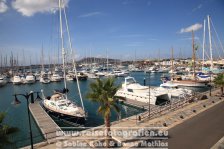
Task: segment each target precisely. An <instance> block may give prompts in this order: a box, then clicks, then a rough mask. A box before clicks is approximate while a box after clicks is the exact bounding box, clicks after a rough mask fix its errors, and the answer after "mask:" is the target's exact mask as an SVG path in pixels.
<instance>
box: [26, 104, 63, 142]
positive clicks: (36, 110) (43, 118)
mask: <svg viewBox="0 0 224 149" xmlns="http://www.w3.org/2000/svg"><path fill="white" fill-rule="evenodd" d="M29 110H30V112H31V113H32V115H33V118H34V120H35V121H36V123H37V125H38V127H39V128H40V130H41V132H42V134H43V136H44V138H45V139H46V140H47V142H48V143H52V142H54V141H55V138H56V137H57V134H56V132H57V131H61V128H60V127H59V126H58V125H57V124H56V123H55V122H54V121H53V119H52V118H51V117H50V116H49V115H48V114H47V113H46V111H45V110H44V109H43V108H42V107H41V105H40V103H39V101H35V102H34V103H31V104H30V105H29Z"/></svg>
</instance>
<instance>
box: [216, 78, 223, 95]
mask: <svg viewBox="0 0 224 149" xmlns="http://www.w3.org/2000/svg"><path fill="white" fill-rule="evenodd" d="M214 83H215V85H217V86H219V87H221V95H223V87H224V74H219V75H218V76H217V77H216V78H215V79H214Z"/></svg>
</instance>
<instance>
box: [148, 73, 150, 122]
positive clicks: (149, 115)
mask: <svg viewBox="0 0 224 149" xmlns="http://www.w3.org/2000/svg"><path fill="white" fill-rule="evenodd" d="M148 116H149V119H150V73H149V113H148Z"/></svg>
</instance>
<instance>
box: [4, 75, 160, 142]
mask: <svg viewBox="0 0 224 149" xmlns="http://www.w3.org/2000/svg"><path fill="white" fill-rule="evenodd" d="M146 75H147V76H146ZM130 76H133V77H135V79H136V81H138V82H139V83H140V84H143V78H144V77H145V78H148V76H149V74H144V73H143V72H135V73H131V74H130ZM160 76H161V74H159V73H157V74H150V85H152V86H159V85H160V84H161V81H160ZM91 81H94V80H91V79H89V80H88V81H80V88H81V92H82V96H83V102H84V106H85V109H86V111H87V112H88V119H87V122H86V124H85V126H89V127H90V126H98V125H101V124H103V118H102V117H101V116H100V115H99V114H97V112H96V111H97V108H98V105H97V104H96V103H93V102H91V101H89V100H88V99H86V97H85V95H86V93H87V92H88V90H89V83H90V82H91ZM123 81H124V78H117V79H116V83H118V84H120V83H121V82H123ZM148 82H149V81H147V79H146V84H148ZM67 86H68V89H69V90H70V92H69V94H68V97H69V98H70V99H71V100H74V101H75V102H76V103H77V104H79V105H81V102H80V99H79V96H78V90H77V85H76V82H73V81H68V82H67ZM62 88H63V82H57V83H50V84H41V83H39V82H36V83H35V84H31V85H13V84H7V85H6V86H4V87H2V88H0V112H2V111H5V112H7V117H6V119H5V123H7V124H9V125H11V126H16V127H18V128H19V131H18V132H17V133H16V134H14V135H13V136H12V137H11V139H12V140H15V141H16V142H17V143H16V145H17V146H24V145H27V144H29V143H30V140H29V125H28V116H27V108H26V100H25V99H24V97H20V96H19V100H20V101H21V102H22V103H21V104H20V105H19V106H16V107H15V106H13V105H11V102H12V101H13V99H14V97H13V96H12V95H13V94H14V93H23V94H24V93H26V92H30V91H31V90H32V91H40V90H41V89H43V90H44V93H45V95H51V94H52V91H53V90H54V89H62ZM120 108H121V117H122V118H125V117H129V116H132V115H135V114H137V113H140V112H142V110H140V109H138V108H134V107H129V106H125V105H120ZM117 118H118V117H117V115H116V114H115V113H112V118H111V119H112V121H114V120H117ZM31 121H32V131H33V136H34V142H40V141H42V140H43V138H42V136H41V132H40V130H39V128H38V127H37V125H36V123H35V122H34V120H33V118H31ZM56 123H58V125H59V126H68V125H65V124H64V123H62V122H60V121H56ZM19 140H21V141H19Z"/></svg>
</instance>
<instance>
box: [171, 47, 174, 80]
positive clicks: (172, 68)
mask: <svg viewBox="0 0 224 149" xmlns="http://www.w3.org/2000/svg"><path fill="white" fill-rule="evenodd" d="M171 70H172V77H173V72H174V67H173V47H172V49H171Z"/></svg>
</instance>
